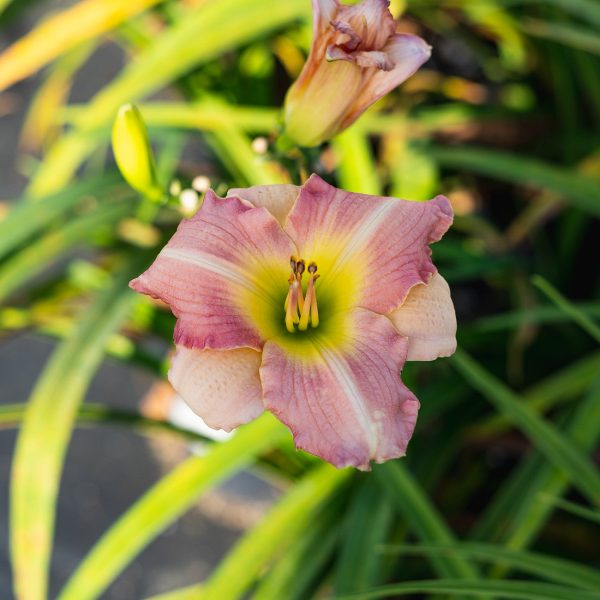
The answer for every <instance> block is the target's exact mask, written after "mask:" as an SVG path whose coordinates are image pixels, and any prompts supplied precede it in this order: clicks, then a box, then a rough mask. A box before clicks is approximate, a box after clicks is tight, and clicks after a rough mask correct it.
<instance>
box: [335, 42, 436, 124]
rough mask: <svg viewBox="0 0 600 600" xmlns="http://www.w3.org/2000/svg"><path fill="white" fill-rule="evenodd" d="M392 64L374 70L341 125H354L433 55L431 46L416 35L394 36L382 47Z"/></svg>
mask: <svg viewBox="0 0 600 600" xmlns="http://www.w3.org/2000/svg"><path fill="white" fill-rule="evenodd" d="M381 50H382V52H384V53H385V54H386V55H387V57H388V62H389V63H391V64H392V65H393V68H392V69H391V70H377V71H373V74H372V76H371V77H370V78H368V79H366V81H365V85H364V87H363V90H362V92H361V93H360V94H359V95H358V97H357V98H356V99H355V101H354V104H353V105H352V107H351V108H350V109H349V110H348V111H347V113H346V116H345V117H344V120H343V121H342V124H341V127H342V128H345V127H348V126H349V125H350V124H352V123H353V122H354V121H356V119H358V117H359V116H360V115H361V114H362V113H363V112H364V111H365V110H366V109H367V108H368V107H369V106H371V104H373V103H374V102H376V101H377V100H379V98H381V97H383V96H385V95H386V94H387V93H389V92H391V91H392V90H393V89H394V88H396V87H398V86H399V85H400V84H401V83H402V82H404V81H406V80H407V79H408V78H409V77H410V76H411V75H412V74H413V73H414V72H415V71H416V70H417V69H418V68H419V67H420V66H421V65H422V64H423V63H425V62H427V60H429V57H430V56H431V47H430V46H428V45H427V44H426V43H425V41H423V40H422V39H421V38H420V37H417V36H416V35H409V34H402V33H398V34H396V35H393V36H392V37H391V38H390V39H389V40H388V42H387V43H386V45H385V46H384V47H383V48H382V49H381Z"/></svg>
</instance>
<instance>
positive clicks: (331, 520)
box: [252, 502, 342, 600]
mask: <svg viewBox="0 0 600 600" xmlns="http://www.w3.org/2000/svg"><path fill="white" fill-rule="evenodd" d="M340 510H342V509H341V508H340V506H338V503H336V502H333V503H331V504H330V505H329V506H327V507H325V510H322V511H321V513H320V514H318V515H316V517H315V519H314V520H313V521H312V522H311V526H310V527H309V528H308V529H306V530H305V531H304V532H303V533H302V535H300V536H298V538H297V539H296V540H295V541H294V544H293V545H291V546H290V547H289V548H288V549H287V550H286V551H285V554H284V555H283V556H281V557H279V559H278V560H277V562H275V563H274V564H273V565H272V566H271V567H270V568H269V570H268V571H267V572H266V573H265V574H264V575H263V577H261V579H260V581H259V582H258V583H257V586H256V589H255V590H253V592H252V600H273V598H285V600H306V598H312V597H313V596H314V593H313V591H314V590H313V589H312V588H313V587H314V586H315V585H318V584H319V583H320V582H322V580H323V577H322V573H321V571H322V569H323V568H326V565H327V562H328V561H330V560H331V558H332V556H333V555H334V552H335V549H336V544H337V542H338V539H339V534H340V532H339V529H340V527H339V520H340V519H339V515H340Z"/></svg>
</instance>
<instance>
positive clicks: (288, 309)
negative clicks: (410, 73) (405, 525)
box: [131, 175, 456, 469]
mask: <svg viewBox="0 0 600 600" xmlns="http://www.w3.org/2000/svg"><path fill="white" fill-rule="evenodd" d="M451 222H452V211H451V208H450V204H449V202H448V200H447V199H446V198H444V197H443V196H438V197H436V198H435V199H433V200H430V201H428V202H408V201H404V200H397V199H395V198H385V197H381V196H367V195H364V194H354V193H349V192H345V191H342V190H339V189H336V188H334V187H332V186H330V185H329V184H327V183H326V182H325V181H323V180H322V179H320V178H319V177H318V176H316V175H312V176H311V177H310V178H309V180H308V181H307V182H306V183H305V184H304V185H303V186H302V187H297V186H293V185H273V186H256V187H251V188H247V189H232V190H230V191H229V193H228V195H227V197H226V198H218V197H217V196H216V195H215V194H214V193H213V192H212V191H210V190H209V191H208V192H207V194H206V197H205V200H204V204H203V205H202V207H201V208H200V210H199V211H198V212H197V213H196V215H195V216H194V217H193V218H191V219H189V220H184V221H182V223H181V224H180V226H179V228H178V230H177V232H176V233H175V235H174V236H173V237H172V238H171V240H170V241H169V243H168V244H167V245H166V246H165V247H164V248H163V249H162V251H161V252H160V254H159V255H158V257H157V259H156V261H155V262H154V263H153V264H152V266H151V267H150V268H149V269H148V270H147V271H146V272H145V273H143V274H142V275H141V276H140V277H138V278H137V279H135V280H133V281H132V282H131V287H133V288H134V289H135V290H137V291H139V292H142V293H144V294H148V295H150V296H152V297H154V298H159V299H161V300H163V301H165V302H167V303H168V304H169V306H170V307H171V310H172V311H173V313H174V314H175V316H176V317H177V324H176V327H175V334H174V337H175V344H176V346H177V351H176V353H175V357H174V359H173V364H172V366H171V369H170V371H169V380H170V381H171V383H172V385H173V387H174V388H175V390H176V391H177V392H178V393H179V394H180V395H181V396H182V397H183V398H184V399H185V400H186V401H187V402H188V404H189V405H190V406H191V408H192V409H193V410H194V411H195V412H196V413H198V414H199V415H200V416H201V417H202V418H203V419H204V420H205V422H206V423H207V424H208V425H209V426H211V427H214V428H221V429H224V430H226V431H230V430H231V429H233V428H235V427H237V426H238V425H241V424H242V423H246V422H247V421H250V420H252V419H254V418H256V417H257V416H258V415H260V414H261V413H262V412H263V410H265V409H266V410H269V411H271V412H272V413H273V414H275V415H276V416H277V417H278V418H279V419H280V420H281V421H282V422H283V423H284V424H285V425H287V426H288V427H289V428H290V429H291V431H292V433H293V435H294V439H295V443H296V446H297V447H298V448H302V449H304V450H306V451H308V452H311V453H312V454H316V455H318V456H320V457H322V458H324V459H325V460H327V461H329V462H331V463H332V464H334V465H336V466H337V467H344V466H348V465H354V466H356V467H358V468H360V469H368V468H369V462H370V460H375V461H377V462H383V461H385V460H388V459H391V458H394V457H398V456H402V455H404V454H405V451H406V446H407V444H408V441H409V439H410V437H411V435H412V432H413V429H414V426H415V421H416V418H417V411H418V408H419V402H418V400H417V399H416V398H415V396H414V395H413V394H412V393H411V392H410V391H409V390H408V389H407V388H406V387H405V386H404V385H403V383H402V381H401V379H400V371H401V369H402V366H403V364H404V362H405V360H406V359H408V360H433V359H435V358H437V357H438V356H448V355H450V354H452V353H453V352H454V350H455V346H456V340H455V332H456V320H455V316H454V308H453V305H452V300H451V298H450V292H449V289H448V285H447V283H446V282H445V281H444V280H443V279H442V277H441V276H440V275H439V274H437V271H436V268H435V267H434V265H433V264H432V262H431V258H430V255H431V251H430V249H429V246H428V244H430V243H431V242H435V241H437V240H439V239H440V237H441V236H442V235H443V234H444V233H445V231H446V230H447V229H448V227H449V226H450V224H451Z"/></svg>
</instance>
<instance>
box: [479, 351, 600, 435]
mask: <svg viewBox="0 0 600 600" xmlns="http://www.w3.org/2000/svg"><path fill="white" fill-rule="evenodd" d="M598 373H600V352H595V353H593V354H590V355H588V356H586V357H584V358H582V359H581V360H579V361H577V362H575V363H573V364H571V365H569V366H567V367H565V368H564V369H562V370H561V371H559V372H558V373H555V374H554V375H551V376H549V377H547V378H546V379H544V380H543V381H541V382H539V383H536V384H534V385H532V386H531V387H530V388H528V389H527V390H525V392H523V394H522V398H523V401H524V403H525V404H526V405H527V406H529V407H530V408H531V409H532V410H533V411H535V412H536V413H542V412H546V411H548V410H550V409H551V408H553V407H555V406H557V405H558V404H559V403H560V404H562V403H564V402H568V401H571V400H573V398H575V397H576V396H578V395H579V394H582V393H583V392H585V391H586V390H587V389H588V387H589V386H590V385H591V384H592V383H593V381H594V380H595V379H596V376H597V375H598ZM510 426H511V421H510V420H509V419H508V418H507V417H506V416H504V415H495V416H493V417H492V418H490V419H489V420H486V421H484V422H483V423H481V424H478V425H476V426H475V427H473V429H472V430H471V432H472V433H471V435H472V437H473V438H478V439H485V438H489V437H490V436H493V435H497V434H499V433H502V432H503V431H506V430H507V429H509V428H510Z"/></svg>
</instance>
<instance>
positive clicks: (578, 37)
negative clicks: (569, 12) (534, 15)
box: [522, 19, 600, 54]
mask: <svg viewBox="0 0 600 600" xmlns="http://www.w3.org/2000/svg"><path fill="white" fill-rule="evenodd" d="M522 27H523V29H524V31H526V32H527V33H528V34H529V35H533V36H535V37H540V38H544V39H547V40H552V41H553V42H559V43H560V44H564V45H565V46H571V47H572V48H578V49H579V50H584V51H585V52H590V53H591V54H600V40H599V39H598V34H597V32H594V31H592V30H590V29H583V28H582V27H577V26H574V25H569V24H567V23H552V22H549V21H541V20H539V19H526V20H525V21H524V22H523V23H522Z"/></svg>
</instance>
